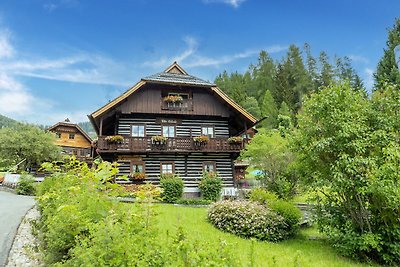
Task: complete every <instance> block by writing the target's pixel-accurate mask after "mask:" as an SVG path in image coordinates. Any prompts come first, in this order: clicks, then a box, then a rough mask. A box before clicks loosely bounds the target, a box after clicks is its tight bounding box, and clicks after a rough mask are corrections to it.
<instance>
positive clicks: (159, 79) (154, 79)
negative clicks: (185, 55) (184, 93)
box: [88, 61, 257, 123]
mask: <svg viewBox="0 0 400 267" xmlns="http://www.w3.org/2000/svg"><path fill="white" fill-rule="evenodd" d="M146 83H167V84H182V85H191V86H200V87H206V88H209V89H211V91H213V92H214V93H216V94H217V95H218V96H219V97H221V98H222V99H223V100H224V101H225V102H226V103H227V104H228V105H229V106H230V107H232V108H233V109H235V110H237V111H238V112H239V113H241V114H242V115H243V116H244V117H246V118H247V119H248V120H250V121H251V122H252V123H256V122H257V119H256V118H255V117H254V116H253V115H251V114H250V113H249V112H247V111H246V110H245V109H244V108H242V107H241V106H240V105H239V104H237V103H236V102H235V101H234V100H233V99H231V98H230V97H229V96H228V95H227V94H225V93H224V92H223V91H222V90H221V89H219V88H218V87H217V86H216V85H215V84H213V83H210V82H207V81H205V80H202V79H200V78H197V77H195V76H192V75H189V74H188V73H187V72H186V71H185V70H184V69H183V68H182V67H181V66H179V64H178V63H177V62H176V61H175V62H174V63H172V65H170V66H169V67H168V68H166V69H165V71H164V72H160V73H156V74H154V75H151V76H148V77H145V78H142V79H141V81H140V82H138V83H137V84H135V85H134V86H133V87H131V88H130V89H128V90H127V91H126V92H125V93H123V94H122V95H120V96H119V97H117V98H115V99H114V100H112V101H111V102H109V103H108V104H106V105H104V106H103V107H101V108H100V109H98V110H96V111H95V112H93V113H92V114H90V115H89V116H88V117H89V119H90V120H91V121H92V120H93V119H96V118H97V117H99V116H100V115H102V114H104V113H105V112H107V111H108V110H110V109H111V108H112V107H114V106H116V105H117V104H119V103H120V102H122V101H123V100H125V99H126V98H128V97H129V96H130V95H131V94H133V93H134V92H135V91H137V90H138V89H139V88H141V87H142V86H143V85H145V84H146Z"/></svg>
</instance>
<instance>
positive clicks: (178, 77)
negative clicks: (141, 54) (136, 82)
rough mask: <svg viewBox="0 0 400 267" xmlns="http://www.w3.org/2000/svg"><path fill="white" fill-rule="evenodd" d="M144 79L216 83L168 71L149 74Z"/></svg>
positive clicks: (194, 83) (203, 83)
mask: <svg viewBox="0 0 400 267" xmlns="http://www.w3.org/2000/svg"><path fill="white" fill-rule="evenodd" d="M142 80H143V81H148V82H165V83H174V84H184V85H185V84H187V85H200V86H207V87H209V86H215V85H214V84H212V83H210V82H207V81H204V80H202V79H200V78H197V77H195V76H191V75H186V74H176V73H167V72H160V73H156V74H154V75H151V76H147V77H144V78H142Z"/></svg>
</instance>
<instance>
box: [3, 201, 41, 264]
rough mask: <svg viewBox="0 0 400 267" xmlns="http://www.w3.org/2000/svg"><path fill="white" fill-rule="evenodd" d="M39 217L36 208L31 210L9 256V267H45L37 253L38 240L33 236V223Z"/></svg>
mask: <svg viewBox="0 0 400 267" xmlns="http://www.w3.org/2000/svg"><path fill="white" fill-rule="evenodd" d="M38 217H39V212H38V211H37V210H36V208H33V209H30V210H29V211H28V213H27V214H26V216H25V218H24V220H23V221H22V223H21V224H20V226H19V228H18V232H17V235H16V236H15V239H14V243H13V245H12V248H11V250H10V254H9V256H8V263H7V265H6V266H7V267H31V266H32V267H33V266H43V265H42V264H41V263H40V253H38V252H37V240H36V238H35V237H34V236H33V235H32V231H31V223H30V222H31V221H32V220H34V219H37V218H38Z"/></svg>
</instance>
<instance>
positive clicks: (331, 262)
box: [155, 204, 367, 267]
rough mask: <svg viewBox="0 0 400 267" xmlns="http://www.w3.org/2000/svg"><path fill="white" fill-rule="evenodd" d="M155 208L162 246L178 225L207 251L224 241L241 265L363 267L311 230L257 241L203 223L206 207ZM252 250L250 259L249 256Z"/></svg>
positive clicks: (158, 206)
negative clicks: (274, 240) (279, 239)
mask: <svg viewBox="0 0 400 267" xmlns="http://www.w3.org/2000/svg"><path fill="white" fill-rule="evenodd" d="M155 209H156V211H157V212H158V213H159V215H158V216H157V223H158V225H159V228H160V229H161V232H160V234H159V240H160V242H162V243H165V242H166V240H167V236H169V237H168V238H169V239H171V238H172V236H174V235H175V233H176V229H177V227H178V226H181V227H182V228H183V229H184V232H185V233H186V235H187V237H188V238H189V239H191V240H197V241H198V244H199V245H204V244H205V243H209V246H210V248H211V249H217V248H218V246H219V244H220V243H221V241H225V242H226V243H228V245H229V246H230V247H231V251H232V257H235V258H236V259H239V260H240V262H241V263H243V264H242V265H243V266H340V267H341V266H367V265H365V264H360V263H356V262H354V261H351V260H349V259H346V258H343V257H340V256H338V255H337V254H336V253H335V251H334V250H333V249H332V248H331V247H330V246H329V245H328V244H326V243H325V242H324V241H323V240H322V239H321V237H320V236H319V235H318V233H317V231H316V230H315V229H314V228H310V229H305V230H302V231H301V234H300V235H299V236H298V237H297V238H295V239H293V240H288V241H284V242H280V243H269V242H259V241H251V240H247V239H242V238H239V237H236V236H234V235H232V234H227V233H223V232H221V231H219V230H217V229H216V228H214V227H213V226H212V225H211V224H209V223H207V221H206V215H207V209H206V208H192V207H182V206H180V207H178V206H173V205H162V204H160V205H157V206H156V207H155ZM167 233H168V234H167ZM316 236H319V237H320V239H316V240H310V237H316ZM252 245H253V247H254V249H253V250H252V249H251V247H252ZM252 251H253V255H254V256H253V257H251V256H250V254H251V253H252ZM251 258H253V260H254V264H253V265H251V263H250V259H251Z"/></svg>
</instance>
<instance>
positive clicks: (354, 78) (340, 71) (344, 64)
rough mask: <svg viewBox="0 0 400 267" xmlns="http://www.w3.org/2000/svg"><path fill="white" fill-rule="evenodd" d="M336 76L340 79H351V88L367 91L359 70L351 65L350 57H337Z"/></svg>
mask: <svg viewBox="0 0 400 267" xmlns="http://www.w3.org/2000/svg"><path fill="white" fill-rule="evenodd" d="M335 61H336V69H335V71H336V76H337V80H339V81H349V83H350V86H351V88H353V89H354V90H356V91H362V92H366V90H365V88H364V85H363V82H362V80H361V78H360V76H358V74H357V72H356V71H355V70H354V68H353V67H352V66H351V60H350V58H348V57H343V58H341V57H336V60H335Z"/></svg>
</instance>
